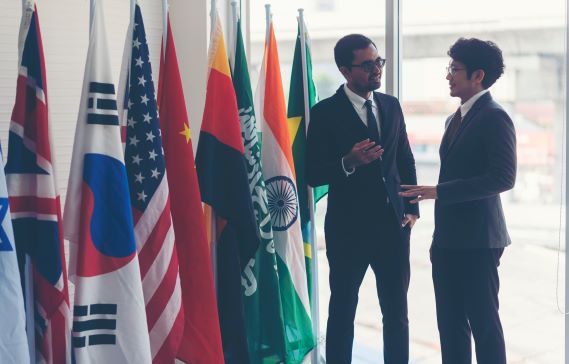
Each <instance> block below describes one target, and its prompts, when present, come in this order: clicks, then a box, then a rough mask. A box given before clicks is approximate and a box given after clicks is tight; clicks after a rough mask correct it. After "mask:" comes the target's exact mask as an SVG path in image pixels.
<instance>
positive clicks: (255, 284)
mask: <svg viewBox="0 0 569 364" xmlns="http://www.w3.org/2000/svg"><path fill="white" fill-rule="evenodd" d="M233 44H235V46H236V48H235V50H234V52H235V57H233V59H234V60H235V61H234V63H235V64H234V65H233V86H234V87H235V94H236V95H237V105H238V107H239V119H240V122H241V136H242V138H243V144H244V148H245V157H246V159H247V173H248V176H249V189H250V192H251V198H252V201H253V207H254V209H255V217H256V218H257V225H258V228H259V233H260V236H261V245H260V246H259V249H257V252H256V254H255V257H254V258H252V259H251V260H250V261H249V263H248V264H247V267H246V268H245V271H244V272H243V277H242V278H241V282H242V284H243V293H244V306H245V322H246V326H247V342H248V344H249V354H250V357H251V363H253V364H256V363H271V364H272V363H277V362H279V361H282V360H284V358H285V348H284V344H285V341H284V322H283V316H282V315H283V312H282V305H281V298H280V288H279V276H278V272H277V270H276V269H275V267H276V266H277V257H276V254H275V243H274V241H273V228H272V224H271V216H270V214H269V210H268V200H267V191H266V189H265V181H264V179H263V175H262V172H263V167H262V164H261V143H260V141H259V138H258V134H257V121H256V118H255V110H254V108H253V95H252V93H251V81H250V80H249V71H248V70H247V58H246V56H245V48H244V46H243V36H242V35H241V20H239V21H238V22H237V32H236V40H235V42H233ZM279 259H280V258H279Z"/></svg>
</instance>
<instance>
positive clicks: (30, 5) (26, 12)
mask: <svg viewBox="0 0 569 364" xmlns="http://www.w3.org/2000/svg"><path fill="white" fill-rule="evenodd" d="M33 13H34V0H22V19H21V21H20V31H19V33H18V70H19V68H20V64H21V62H22V52H23V51H24V43H25V42H26V36H27V35H28V29H29V27H30V22H31V21H32V15H33Z"/></svg>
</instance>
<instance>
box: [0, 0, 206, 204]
mask: <svg viewBox="0 0 569 364" xmlns="http://www.w3.org/2000/svg"><path fill="white" fill-rule="evenodd" d="M99 1H101V0H99ZM102 1H103V5H104V13H105V22H106V26H107V35H108V41H109V47H110V56H111V67H112V70H113V73H114V74H115V85H116V86H118V80H119V73H120V66H121V61H122V53H123V47H124V42H125V36H126V30H127V27H128V22H129V12H130V10H129V9H130V1H129V0H120V1H119V0H102ZM139 3H140V6H141V8H142V15H143V17H144V25H145V29H146V34H147V38H148V43H149V48H150V53H151V55H150V56H151V62H152V66H153V76H154V79H155V81H157V78H158V72H159V70H158V65H159V55H160V53H159V52H160V44H161V36H162V1H161V0H139ZM171 3H172V4H171V11H172V18H173V20H172V27H173V29H174V36H175V38H176V45H177V47H178V58H179V60H180V70H181V73H182V77H183V81H184V88H185V89H186V92H185V93H186V99H187V103H188V105H190V106H191V107H189V110H190V120H191V122H192V124H191V127H192V131H193V135H194V143H195V145H197V136H198V135H199V125H200V123H201V113H202V109H203V102H204V96H205V89H204V88H205V76H206V71H207V62H206V60H207V55H206V52H207V49H206V47H207V37H206V34H207V32H206V27H207V24H206V23H205V21H206V20H205V13H206V9H205V8H206V5H205V3H206V2H205V1H200V4H196V1H190V2H188V1H184V0H171ZM189 3H192V6H190V4H189ZM201 3H203V4H201ZM196 5H198V6H196ZM37 7H38V15H39V22H40V27H41V33H42V38H43V45H44V52H45V62H46V73H47V85H48V98H49V110H50V116H51V119H50V126H51V131H52V136H53V139H54V142H53V146H52V148H53V149H54V153H55V159H56V170H57V179H58V185H59V190H60V193H61V195H62V198H64V197H65V189H66V187H67V179H68V175H69V164H70V162H71V152H72V146H73V137H74V134H75V124H76V122H77V112H78V110H79V98H80V94H81V86H82V82H83V72H84V67H85V58H86V55H87V46H88V31H89V29H88V28H89V25H88V24H89V0H37ZM196 9H197V10H198V11H196ZM200 9H201V11H199V10H200ZM20 17H21V1H18V0H10V1H0V140H1V142H2V146H3V150H4V152H6V150H7V147H8V128H9V124H10V117H11V113H12V107H13V105H14V98H15V92H16V90H15V89H16V78H17V72H18V65H17V63H18V62H17V58H18V49H17V44H18V31H19V24H20ZM155 85H156V83H155Z"/></svg>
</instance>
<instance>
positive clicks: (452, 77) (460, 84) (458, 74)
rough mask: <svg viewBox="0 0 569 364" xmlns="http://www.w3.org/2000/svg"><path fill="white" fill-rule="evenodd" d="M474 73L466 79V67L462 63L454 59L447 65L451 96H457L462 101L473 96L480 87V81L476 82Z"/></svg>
mask: <svg viewBox="0 0 569 364" xmlns="http://www.w3.org/2000/svg"><path fill="white" fill-rule="evenodd" d="M474 76H475V75H474V73H473V74H472V75H471V77H470V79H468V76H467V72H466V67H465V66H464V64H463V63H461V62H458V61H455V60H454V59H453V60H451V62H450V63H449V65H448V68H447V77H446V79H447V80H448V85H449V88H450V95H451V96H452V97H459V98H460V99H461V101H462V102H465V101H467V100H468V99H469V98H471V97H472V96H474V95H475V94H476V93H477V92H478V91H479V88H480V83H479V82H476V77H474Z"/></svg>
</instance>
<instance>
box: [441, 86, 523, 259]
mask: <svg viewBox="0 0 569 364" xmlns="http://www.w3.org/2000/svg"><path fill="white" fill-rule="evenodd" d="M451 119H452V115H451V116H450V117H449V118H448V119H447V125H448V123H449V122H450V120H451ZM448 139H449V138H448V135H447V133H445V135H444V136H443V139H442V142H441V148H440V151H439V153H440V158H441V169H440V173H439V183H438V185H437V195H438V198H437V200H436V201H435V232H434V234H433V246H435V247H441V248H452V249H455V248H456V249H472V248H503V247H505V246H507V245H509V244H510V243H511V240H510V237H509V235H508V231H507V229H506V221H505V219H504V212H503V210H502V203H501V201H500V193H501V192H504V191H507V190H509V189H511V188H513V187H514V182H515V180H516V134H515V130H514V124H513V123H512V119H510V117H509V116H508V114H507V113H506V112H505V111H504V109H502V107H501V106H500V105H498V104H497V103H496V102H495V101H494V100H493V99H492V96H491V95H490V93H489V92H487V93H486V94H484V95H482V96H481V97H480V98H479V99H478V100H477V101H476V102H475V103H474V105H473V106H472V108H471V109H470V111H469V112H468V113H467V114H466V116H465V117H464V119H463V120H462V122H461V124H460V128H459V129H458V131H457V133H456V136H455V137H454V139H453V140H452V141H449V140H448Z"/></svg>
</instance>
